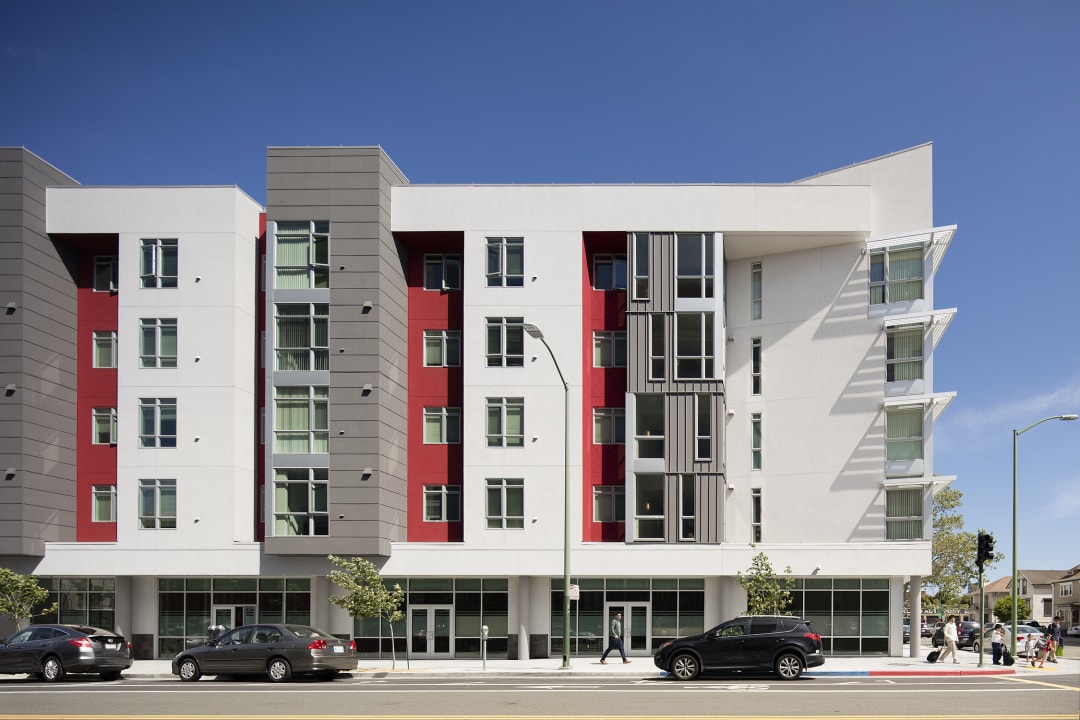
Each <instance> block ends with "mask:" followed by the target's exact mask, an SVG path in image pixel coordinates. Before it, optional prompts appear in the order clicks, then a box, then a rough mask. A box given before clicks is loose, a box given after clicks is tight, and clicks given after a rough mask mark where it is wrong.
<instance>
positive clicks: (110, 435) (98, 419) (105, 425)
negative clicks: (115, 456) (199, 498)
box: [93, 407, 116, 445]
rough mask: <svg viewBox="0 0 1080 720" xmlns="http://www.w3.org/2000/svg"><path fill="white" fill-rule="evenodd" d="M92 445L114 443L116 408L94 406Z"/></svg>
mask: <svg viewBox="0 0 1080 720" xmlns="http://www.w3.org/2000/svg"><path fill="white" fill-rule="evenodd" d="M93 443H94V445H115V444H116V408H114V407H96V408H94V439H93Z"/></svg>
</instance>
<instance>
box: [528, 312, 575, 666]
mask: <svg viewBox="0 0 1080 720" xmlns="http://www.w3.org/2000/svg"><path fill="white" fill-rule="evenodd" d="M523 327H524V328H525V332H527V333H529V337H533V338H536V339H537V340H539V341H540V342H542V343H544V347H545V348H547V351H548V355H550V356H551V362H553V363H555V372H557V373H559V380H560V381H561V382H562V386H563V646H562V647H563V651H562V667H561V668H560V669H562V670H569V669H570V386H569V385H567V384H566V378H565V377H563V374H562V369H560V368H559V361H558V360H556V359H555V353H554V352H552V350H551V346H550V345H548V344H547V340H545V339H544V333H543V332H541V331H540V328H538V327H536V326H535V325H533V324H531V323H525V325H524V326H523Z"/></svg>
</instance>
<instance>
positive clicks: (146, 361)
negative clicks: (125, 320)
mask: <svg viewBox="0 0 1080 720" xmlns="http://www.w3.org/2000/svg"><path fill="white" fill-rule="evenodd" d="M170 331H171V334H172V341H173V343H172V344H173V352H172V354H171V355H168V354H166V353H165V351H164V347H165V344H166V340H167V339H168V336H169V334H170ZM179 339H180V338H179V330H178V329H177V323H176V318H140V319H139V367H141V368H175V367H176V355H177V352H178V349H177V347H178V343H179Z"/></svg>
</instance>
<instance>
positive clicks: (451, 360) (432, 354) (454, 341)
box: [424, 330, 461, 367]
mask: <svg viewBox="0 0 1080 720" xmlns="http://www.w3.org/2000/svg"><path fill="white" fill-rule="evenodd" d="M424 367H461V331H460V330H425V331H424Z"/></svg>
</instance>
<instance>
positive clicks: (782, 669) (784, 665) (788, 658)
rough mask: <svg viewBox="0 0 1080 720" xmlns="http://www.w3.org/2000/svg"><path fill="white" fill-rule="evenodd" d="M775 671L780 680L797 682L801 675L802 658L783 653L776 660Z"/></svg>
mask: <svg viewBox="0 0 1080 720" xmlns="http://www.w3.org/2000/svg"><path fill="white" fill-rule="evenodd" d="M775 669H776V674H777V675H779V676H780V679H781V680H797V679H798V678H799V676H800V675H802V673H803V661H802V658H801V657H799V656H798V655H795V654H793V653H785V654H784V655H781V656H780V657H778V658H776V666H775Z"/></svg>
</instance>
